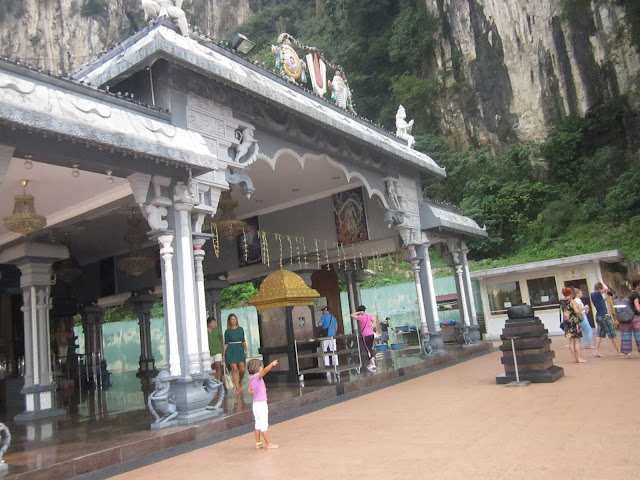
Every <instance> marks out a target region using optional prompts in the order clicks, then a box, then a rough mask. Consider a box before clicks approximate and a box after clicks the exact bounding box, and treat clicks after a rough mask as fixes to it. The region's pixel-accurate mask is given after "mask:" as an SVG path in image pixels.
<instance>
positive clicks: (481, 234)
mask: <svg viewBox="0 0 640 480" xmlns="http://www.w3.org/2000/svg"><path fill="white" fill-rule="evenodd" d="M420 225H421V227H422V230H425V231H427V232H429V231H431V232H437V233H449V234H453V235H454V236H455V235H457V236H461V237H468V238H471V239H477V238H486V237H488V236H489V235H488V233H487V229H486V227H483V228H480V226H479V225H478V224H477V223H476V222H475V221H474V220H472V219H471V218H469V217H465V216H464V215H462V214H460V213H457V212H454V211H453V210H452V209H449V208H446V207H444V206H439V205H434V204H432V203H428V202H420Z"/></svg>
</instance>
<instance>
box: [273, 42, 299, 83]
mask: <svg viewBox="0 0 640 480" xmlns="http://www.w3.org/2000/svg"><path fill="white" fill-rule="evenodd" d="M292 39H293V37H291V35H289V34H288V33H281V34H280V35H279V36H278V42H279V44H278V45H271V53H273V54H274V55H275V57H276V69H277V70H278V73H280V75H282V76H283V77H284V78H286V79H287V80H289V81H290V82H293V83H296V82H297V81H300V82H302V83H307V75H306V74H305V68H306V64H305V63H304V62H303V61H302V60H300V57H298V54H297V53H296V51H295V50H294V49H293V47H292V46H291V42H292Z"/></svg>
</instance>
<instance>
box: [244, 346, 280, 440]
mask: <svg viewBox="0 0 640 480" xmlns="http://www.w3.org/2000/svg"><path fill="white" fill-rule="evenodd" d="M276 365H278V360H274V361H273V362H271V363H270V364H269V365H267V366H266V367H263V366H262V360H260V359H257V358H252V359H251V360H249V364H248V365H247V367H248V369H249V375H251V376H250V377H249V393H251V394H253V417H254V418H255V421H256V427H255V428H256V429H255V434H256V450H259V449H261V448H262V442H261V441H260V432H262V436H263V437H264V442H265V444H266V445H265V446H266V448H267V450H272V449H274V448H278V447H279V445H276V444H275V443H271V439H270V438H269V434H268V433H267V428H269V407H268V406H267V387H266V385H265V384H264V380H263V379H262V377H264V376H265V375H266V374H267V372H269V370H271V369H272V368H273V367H275V366H276Z"/></svg>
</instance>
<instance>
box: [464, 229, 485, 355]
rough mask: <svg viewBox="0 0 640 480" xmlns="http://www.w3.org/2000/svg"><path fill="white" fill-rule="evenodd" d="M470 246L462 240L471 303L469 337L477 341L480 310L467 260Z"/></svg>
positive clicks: (478, 337)
mask: <svg viewBox="0 0 640 480" xmlns="http://www.w3.org/2000/svg"><path fill="white" fill-rule="evenodd" d="M468 253H469V248H467V244H466V243H465V242H464V241H460V257H461V260H462V271H463V276H464V283H465V290H466V293H467V296H466V298H467V300H468V302H467V303H468V304H469V319H470V326H469V337H470V339H471V342H472V343H477V342H478V341H479V340H480V338H481V337H480V327H479V325H478V312H477V311H476V302H475V298H474V297H473V285H472V284H471V274H470V272H469V262H468V260H467V254H468Z"/></svg>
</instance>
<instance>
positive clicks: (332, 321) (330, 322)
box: [318, 307, 338, 367]
mask: <svg viewBox="0 0 640 480" xmlns="http://www.w3.org/2000/svg"><path fill="white" fill-rule="evenodd" d="M318 330H319V331H320V332H322V331H323V330H326V332H327V333H326V334H323V333H320V334H319V335H320V336H322V337H331V338H325V340H322V342H321V346H322V352H323V353H326V352H335V351H336V339H335V338H333V337H335V336H336V333H337V330H338V321H337V320H336V317H334V316H333V315H331V314H330V313H329V308H327V307H322V316H321V317H320V320H319V322H318ZM332 357H333V366H334V367H335V366H337V365H338V356H337V355H332ZM324 366H325V367H328V366H329V356H328V355H325V356H324Z"/></svg>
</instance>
